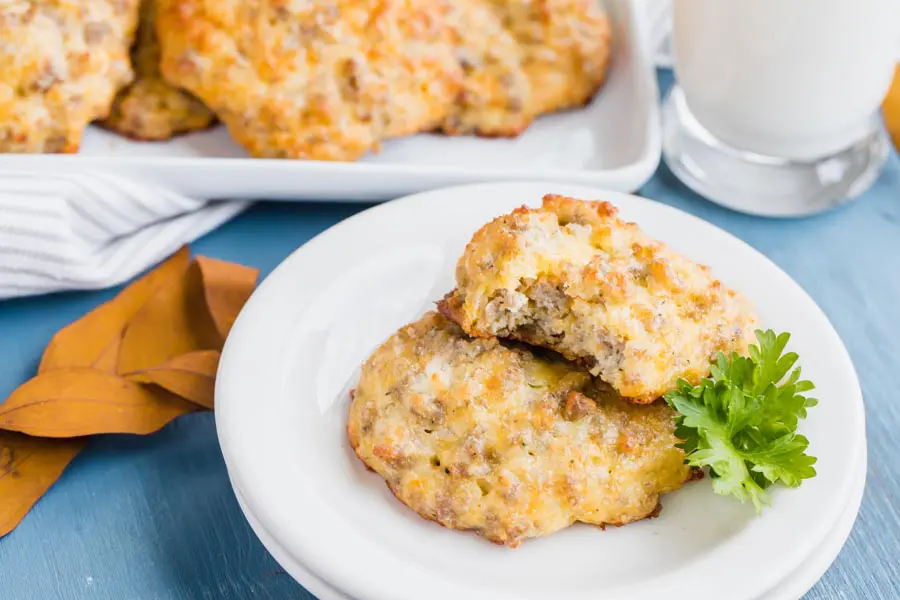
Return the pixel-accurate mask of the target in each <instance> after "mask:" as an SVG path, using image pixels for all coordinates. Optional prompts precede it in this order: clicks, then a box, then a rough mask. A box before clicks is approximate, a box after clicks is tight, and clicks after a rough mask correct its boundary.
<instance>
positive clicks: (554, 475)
mask: <svg viewBox="0 0 900 600" xmlns="http://www.w3.org/2000/svg"><path fill="white" fill-rule="evenodd" d="M674 419H675V413H674V412H673V411H672V410H671V409H670V408H669V407H668V406H666V405H665V404H664V403H656V404H652V405H647V406H640V405H634V404H629V403H626V402H622V400H621V399H619V398H618V397H617V395H616V394H615V393H613V392H612V390H611V389H610V388H609V387H608V386H605V385H604V384H602V383H600V382H597V381H595V380H594V379H593V378H592V377H591V376H590V374H588V373H587V371H585V370H583V369H581V368H579V367H578V366H576V365H573V364H571V363H567V362H565V361H563V360H562V359H561V358H560V357H558V356H556V355H552V356H551V355H550V353H548V355H547V356H539V355H537V354H535V353H534V352H532V351H530V350H529V349H527V348H525V347H524V346H506V345H503V344H502V343H500V342H499V341H498V340H497V339H495V338H490V339H473V338H469V337H468V336H466V335H465V334H464V333H463V332H462V330H461V329H459V327H457V326H456V325H455V324H453V323H451V322H450V321H448V320H447V319H446V318H444V317H443V316H442V315H440V314H437V313H429V314H427V315H425V316H424V317H423V318H422V319H420V320H419V321H417V322H415V323H412V324H410V325H407V326H405V327H403V328H402V329H400V331H398V332H397V333H395V334H394V335H393V336H392V337H391V338H390V339H389V340H388V341H387V342H385V343H384V344H383V345H382V346H381V347H380V348H378V349H377V350H376V351H375V352H374V354H372V356H371V357H370V358H369V359H368V360H367V361H366V363H365V364H364V365H363V367H362V373H361V376H360V380H359V385H358V386H357V388H356V390H355V393H354V395H353V401H352V403H351V406H350V414H349V420H348V424H347V433H348V436H349V440H350V445H351V446H352V447H353V449H354V450H355V451H356V454H357V456H359V458H360V460H362V462H363V463H365V464H366V465H367V466H368V467H369V468H370V469H371V470H373V471H375V472H376V473H378V474H379V475H381V476H382V477H383V478H384V479H385V480H386V482H387V484H388V487H390V489H391V491H392V492H393V493H394V495H395V496H396V497H397V498H398V499H399V500H400V501H401V502H403V503H404V504H406V505H407V506H409V507H410V508H412V509H413V510H414V511H416V512H417V513H419V514H420V515H421V516H423V517H425V518H426V519H431V520H434V521H437V522H438V523H440V524H441V525H443V526H445V527H448V528H452V529H465V530H473V531H475V532H476V533H478V534H479V535H482V536H484V537H485V538H487V539H488V540H490V541H492V542H495V543H498V544H505V545H507V546H510V547H515V546H518V545H519V544H520V543H521V542H522V541H524V540H526V539H529V538H535V537H538V536H542V535H547V534H550V533H553V532H554V531H557V530H560V529H563V528H565V527H567V526H569V525H571V524H572V523H574V522H576V521H582V522H585V523H591V524H595V525H601V526H602V525H605V524H615V525H624V524H626V523H630V522H632V521H636V520H638V519H643V518H646V517H650V516H655V515H656V513H657V511H658V510H659V496H660V494H663V493H665V492H669V491H672V490H675V489H678V488H679V487H681V485H682V484H684V482H685V481H687V480H688V479H690V478H691V471H690V469H689V468H688V467H687V466H686V465H685V464H684V454H683V452H682V451H681V450H680V449H678V448H676V447H675V443H676V442H677V439H676V438H675V435H674Z"/></svg>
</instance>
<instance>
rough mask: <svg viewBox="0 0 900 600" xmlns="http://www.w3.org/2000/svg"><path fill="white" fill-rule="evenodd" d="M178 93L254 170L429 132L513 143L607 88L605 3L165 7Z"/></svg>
mask: <svg viewBox="0 0 900 600" xmlns="http://www.w3.org/2000/svg"><path fill="white" fill-rule="evenodd" d="M158 1H159V2H160V11H159V17H158V18H159V25H158V27H157V30H158V34H159V42H160V46H161V49H162V62H161V69H162V72H163V75H164V77H165V79H166V80H168V81H170V82H172V83H174V84H175V85H178V86H179V87H182V88H184V89H186V90H188V91H190V92H191V93H192V94H194V95H196V96H197V97H198V98H200V99H201V100H202V101H203V102H204V103H205V104H206V105H207V106H209V107H210V108H211V109H212V110H213V111H214V112H215V113H216V114H217V115H218V116H219V118H220V119H222V121H223V122H224V123H225V124H226V125H227V126H228V129H229V131H230V132H231V134H232V136H233V137H234V138H235V139H236V140H237V141H238V142H239V143H241V144H242V145H243V146H244V147H245V148H246V149H247V151H248V152H249V153H250V154H251V155H253V156H261V157H273V158H306V159H316V160H355V159H357V158H360V157H362V156H363V155H365V154H366V153H367V152H370V151H377V150H378V148H379V147H380V144H381V142H382V141H383V140H385V139H389V138H393V137H399V136H405V135H411V134H414V133H418V132H427V131H440V132H444V133H447V134H450V135H462V134H477V135H484V136H514V135H517V134H519V133H520V132H522V131H523V130H524V129H526V128H527V127H528V125H529V124H530V123H531V122H532V121H533V120H534V119H535V118H536V117H537V116H538V115H540V114H542V113H544V112H550V111H554V110H560V109H564V108H568V107H572V106H579V105H582V104H585V103H586V102H588V101H589V100H590V99H591V97H593V95H594V93H595V92H596V91H597V89H598V88H599V87H600V85H601V84H602V82H603V79H604V77H605V75H606V68H607V59H608V55H609V45H610V42H609V23H608V20H607V17H606V15H605V14H604V12H603V11H602V9H601V8H600V7H599V5H598V4H597V3H596V2H595V1H594V0H534V1H533V2H522V0H334V1H332V2H307V3H296V2H290V1H288V0H269V1H264V0H247V1H245V2H220V1H219V0H158Z"/></svg>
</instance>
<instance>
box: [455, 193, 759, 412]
mask: <svg viewBox="0 0 900 600" xmlns="http://www.w3.org/2000/svg"><path fill="white" fill-rule="evenodd" d="M456 276H457V289H456V290H455V292H453V293H452V294H451V295H449V296H448V297H447V298H446V299H445V300H444V302H443V304H442V311H443V312H444V313H445V314H447V315H448V316H450V317H451V318H452V319H453V320H455V321H457V322H458V323H459V324H460V325H462V327H463V329H464V330H465V331H466V332H468V333H469V334H470V335H476V336H495V335H496V336H500V337H509V338H514V339H519V340H522V341H525V342H528V343H531V344H535V345H539V346H545V347H548V348H551V349H553V350H555V351H557V352H560V353H562V354H563V355H564V356H565V357H566V358H568V359H570V360H577V361H579V362H581V363H582V364H585V365H586V366H588V367H589V369H590V371H591V372H592V373H593V374H594V375H598V376H600V377H601V378H602V379H603V380H604V381H606V382H607V383H609V384H611V385H612V386H613V387H614V388H615V389H616V390H617V391H618V392H619V393H620V394H622V396H624V397H627V398H629V399H632V400H633V401H636V402H652V401H653V400H654V399H656V398H658V397H659V396H660V395H661V394H663V393H665V392H666V391H668V390H669V389H672V388H673V387H674V386H675V383H676V381H677V380H678V378H685V379H687V380H688V381H690V382H691V383H695V384H696V383H697V382H698V381H699V380H700V379H701V378H703V377H706V376H707V375H708V374H709V366H710V363H711V361H712V360H714V358H715V356H716V355H717V354H718V352H719V351H723V352H726V353H728V352H731V351H735V352H738V353H746V351H747V346H748V344H749V343H752V341H753V330H754V327H755V326H756V317H755V315H754V313H753V310H752V308H751V307H750V305H749V304H748V303H747V301H746V300H745V299H744V298H743V297H742V296H741V295H740V294H738V293H737V292H735V291H733V290H730V289H727V288H726V287H725V286H723V285H722V283H721V282H720V281H718V280H717V279H715V278H714V277H713V276H712V275H711V274H710V272H709V269H708V268H707V267H704V266H701V265H698V264H696V263H694V262H692V261H690V260H688V259H687V258H685V257H683V256H680V255H678V254H676V253H675V252H673V251H672V250H670V249H669V248H667V247H666V246H665V245H664V244H662V243H660V242H657V241H654V240H652V239H650V238H648V237H647V236H646V235H645V234H644V233H643V232H642V231H641V230H640V229H639V228H638V227H637V225H635V224H633V223H625V222H623V221H622V220H621V219H619V218H618V217H617V216H616V209H615V208H614V207H613V206H612V205H610V204H608V203H605V202H585V201H581V200H575V199H572V198H565V197H561V196H547V197H545V198H544V204H543V206H542V207H541V208H537V209H529V208H524V207H523V208H521V209H519V210H516V211H514V212H513V213H511V214H509V215H505V216H503V217H500V218H498V219H495V220H494V221H492V222H491V223H489V224H487V225H485V226H484V227H483V228H482V229H481V230H480V231H478V232H477V233H476V234H475V236H474V237H473V238H472V241H471V242H470V243H469V245H468V247H467V248H466V251H465V254H464V255H463V256H462V258H461V259H460V261H459V264H458V266H457V271H456Z"/></svg>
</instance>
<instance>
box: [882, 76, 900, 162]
mask: <svg viewBox="0 0 900 600" xmlns="http://www.w3.org/2000/svg"><path fill="white" fill-rule="evenodd" d="M881 108H882V112H883V113H884V124H885V126H886V127H887V130H888V133H890V134H891V139H893V140H894V147H895V148H897V149H898V150H900V65H897V67H896V68H895V69H894V81H893V83H891V89H890V90H889V91H888V94H887V96H886V97H885V99H884V103H883V104H882V107H881Z"/></svg>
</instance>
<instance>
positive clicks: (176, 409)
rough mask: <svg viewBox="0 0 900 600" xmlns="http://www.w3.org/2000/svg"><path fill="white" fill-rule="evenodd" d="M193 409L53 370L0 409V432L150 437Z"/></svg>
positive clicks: (81, 371) (80, 372)
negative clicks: (112, 434) (150, 434)
mask: <svg viewBox="0 0 900 600" xmlns="http://www.w3.org/2000/svg"><path fill="white" fill-rule="evenodd" d="M196 409H197V407H196V405H194V404H192V403H190V402H187V401H186V400H183V399H182V398H179V397H177V396H174V395H173V394H170V393H169V392H167V391H165V390H162V389H153V388H149V387H144V386H142V385H140V384H137V383H133V382H131V381H128V380H127V379H123V378H121V377H116V376H115V375H111V374H109V373H105V372H103V371H99V370H97V369H86V368H72V369H56V370H53V371H48V372H46V373H42V374H40V375H38V376H37V377H34V378H33V379H30V380H29V381H26V382H25V383H24V384H22V385H21V386H20V387H19V388H18V389H17V390H16V391H14V392H13V393H12V395H10V397H9V398H8V399H7V400H6V402H4V403H3V404H0V429H7V430H11V431H20V432H22V433H26V434H28V435H34V436H39V437H76V436H82V435H92V434H95V433H138V434H144V433H152V432H154V431H156V430H158V429H160V428H161V427H162V426H163V425H165V424H166V423H168V422H169V421H171V420H172V419H174V418H176V417H179V416H181V415H183V414H185V413H189V412H193V411H195V410H196Z"/></svg>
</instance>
